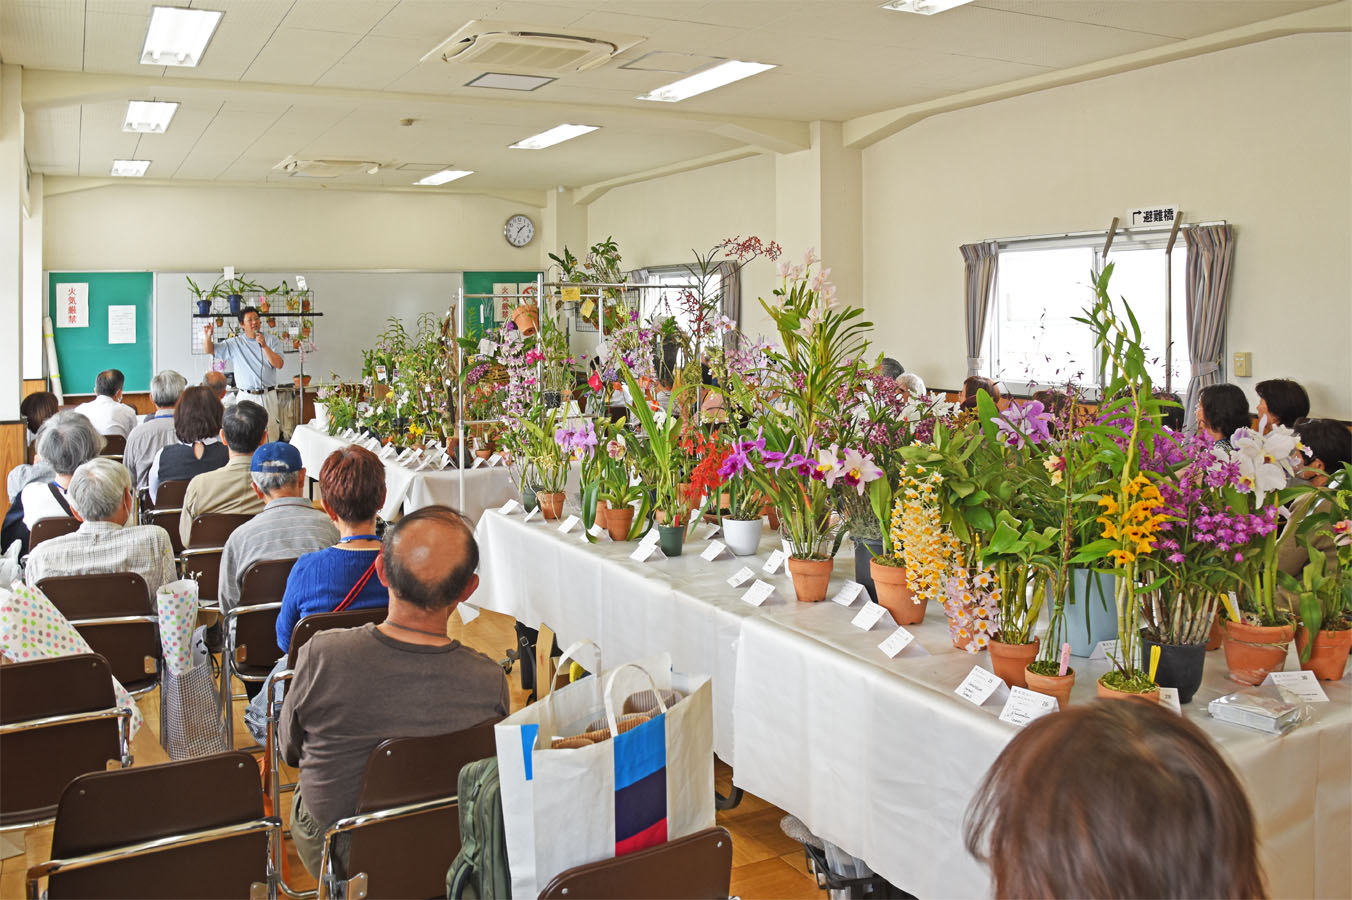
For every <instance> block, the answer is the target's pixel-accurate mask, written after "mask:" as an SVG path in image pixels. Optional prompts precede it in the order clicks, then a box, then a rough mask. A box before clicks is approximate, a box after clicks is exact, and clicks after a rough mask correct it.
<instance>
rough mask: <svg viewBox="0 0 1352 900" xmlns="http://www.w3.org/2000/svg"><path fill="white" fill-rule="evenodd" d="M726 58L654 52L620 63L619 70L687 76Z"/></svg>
mask: <svg viewBox="0 0 1352 900" xmlns="http://www.w3.org/2000/svg"><path fill="white" fill-rule="evenodd" d="M725 58H726V57H722V56H703V55H701V54H699V53H675V52H673V51H670V50H654V51H653V52H651V53H645V54H643V55H642V56H640V57H639V58H638V59H631V60H629V62H627V63H622V64H621V65H620V66H619V68H621V69H632V70H634V71H637V72H670V73H672V74H673V75H689V74H690V73H691V72H694V71H695V70H697V69H703V68H704V67H706V66H711V65H713V64H714V63H718V62H722V61H723V60H724V59H725Z"/></svg>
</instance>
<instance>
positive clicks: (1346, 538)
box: [1279, 464, 1352, 681]
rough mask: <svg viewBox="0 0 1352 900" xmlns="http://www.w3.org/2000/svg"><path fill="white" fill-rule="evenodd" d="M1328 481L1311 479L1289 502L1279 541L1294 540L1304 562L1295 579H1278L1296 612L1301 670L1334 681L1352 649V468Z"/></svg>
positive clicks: (1285, 576)
mask: <svg viewBox="0 0 1352 900" xmlns="http://www.w3.org/2000/svg"><path fill="white" fill-rule="evenodd" d="M1310 471H1311V472H1316V471H1317V470H1315V469H1313V468H1312V469H1311V470H1310ZM1328 477H1329V476H1326V475H1322V474H1319V475H1316V476H1315V478H1317V479H1319V481H1317V482H1316V483H1313V484H1312V485H1311V487H1310V492H1309V493H1308V494H1307V495H1306V496H1305V497H1302V498H1299V499H1297V501H1296V502H1295V503H1293V504H1292V513H1291V520H1290V523H1289V524H1288V525H1287V531H1285V532H1283V534H1282V536H1281V538H1280V539H1279V540H1280V541H1299V542H1300V544H1301V545H1303V546H1304V548H1305V551H1306V556H1307V558H1308V562H1306V564H1305V565H1304V567H1303V568H1302V569H1301V571H1300V572H1299V573H1298V576H1299V577H1297V576H1295V575H1291V574H1289V573H1287V572H1282V573H1281V575H1280V576H1279V577H1280V578H1281V582H1282V586H1283V587H1284V588H1285V589H1286V590H1287V591H1289V592H1290V594H1291V595H1292V596H1293V597H1294V598H1295V605H1296V608H1297V609H1298V611H1299V612H1300V622H1301V625H1300V630H1299V631H1297V632H1296V647H1297V648H1298V649H1299V652H1300V667H1301V668H1302V669H1308V670H1310V671H1312V672H1314V673H1315V676H1316V677H1318V678H1320V679H1322V680H1325V681H1336V680H1338V679H1340V678H1342V677H1343V670H1344V669H1345V668H1346V666H1347V657H1348V650H1349V648H1350V647H1352V465H1346V464H1345V465H1344V466H1343V469H1342V471H1341V472H1338V473H1334V474H1333V476H1332V479H1333V480H1332V481H1325V479H1326V478H1328Z"/></svg>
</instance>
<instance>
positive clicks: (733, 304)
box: [718, 262, 742, 348]
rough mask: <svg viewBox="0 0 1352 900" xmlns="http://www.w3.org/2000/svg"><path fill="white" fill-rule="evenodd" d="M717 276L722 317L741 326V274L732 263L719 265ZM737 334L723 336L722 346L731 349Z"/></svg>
mask: <svg viewBox="0 0 1352 900" xmlns="http://www.w3.org/2000/svg"><path fill="white" fill-rule="evenodd" d="M718 274H719V276H720V278H721V283H720V285H719V290H720V291H722V293H723V315H725V316H727V317H728V318H729V319H732V321H734V322H736V323H737V326H738V328H739V329H740V328H741V325H742V272H741V270H740V269H738V268H737V267H736V266H734V265H733V264H732V263H728V262H725V263H719V266H718ZM737 334H738V332H736V331H734V332H732V333H731V334H727V335H724V336H723V342H724V345H725V346H727V347H729V348H731V347H732V346H734V344H735V342H736V340H737Z"/></svg>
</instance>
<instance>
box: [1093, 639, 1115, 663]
mask: <svg viewBox="0 0 1352 900" xmlns="http://www.w3.org/2000/svg"><path fill="white" fill-rule="evenodd" d="M1116 655H1117V641H1099V642H1098V643H1097V644H1095V645H1094V649H1093V650H1092V651H1091V652H1090V654H1089V658H1090V659H1112V658H1113V657H1114V656H1116Z"/></svg>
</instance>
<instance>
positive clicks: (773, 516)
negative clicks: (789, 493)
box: [761, 500, 779, 531]
mask: <svg viewBox="0 0 1352 900" xmlns="http://www.w3.org/2000/svg"><path fill="white" fill-rule="evenodd" d="M761 515H762V516H765V517H766V519H767V523H766V524H768V525H769V526H770V530H771V531H778V530H779V513H778V512H776V511H775V507H774V504H772V503H771V502H770V501H769V500H766V501H765V502H764V503H763V504H761Z"/></svg>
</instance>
